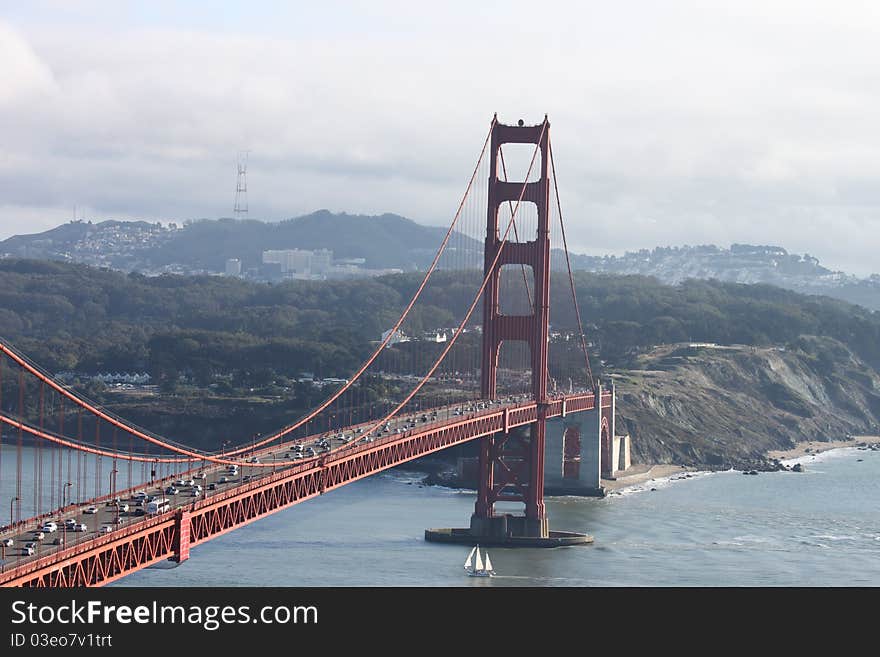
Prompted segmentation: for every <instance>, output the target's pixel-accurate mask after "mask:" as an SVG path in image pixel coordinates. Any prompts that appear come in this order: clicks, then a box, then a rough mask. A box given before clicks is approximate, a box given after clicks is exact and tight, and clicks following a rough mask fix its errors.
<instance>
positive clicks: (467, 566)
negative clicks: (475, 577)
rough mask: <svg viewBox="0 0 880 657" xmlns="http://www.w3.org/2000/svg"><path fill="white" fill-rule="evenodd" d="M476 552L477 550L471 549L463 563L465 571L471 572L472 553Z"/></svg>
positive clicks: (472, 564) (472, 565) (472, 563)
mask: <svg viewBox="0 0 880 657" xmlns="http://www.w3.org/2000/svg"><path fill="white" fill-rule="evenodd" d="M476 551H477V548H471V553H470V554H469V555H468V558H467V559H466V560H465V562H464V569H465V570H472V569H473V567H474V552H476Z"/></svg>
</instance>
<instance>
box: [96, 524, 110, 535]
mask: <svg viewBox="0 0 880 657" xmlns="http://www.w3.org/2000/svg"><path fill="white" fill-rule="evenodd" d="M112 531H113V528H112V527H111V526H110V525H102V526H101V529H99V530H98V533H99V534H109V533H110V532H112Z"/></svg>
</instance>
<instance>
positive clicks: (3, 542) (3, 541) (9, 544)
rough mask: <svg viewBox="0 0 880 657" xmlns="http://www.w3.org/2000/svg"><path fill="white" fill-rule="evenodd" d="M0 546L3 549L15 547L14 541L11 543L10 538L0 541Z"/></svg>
mask: <svg viewBox="0 0 880 657" xmlns="http://www.w3.org/2000/svg"><path fill="white" fill-rule="evenodd" d="M0 545H2V546H3V547H12V546H13V545H15V541H13V540H12V539H11V538H4V539H3V540H2V541H0Z"/></svg>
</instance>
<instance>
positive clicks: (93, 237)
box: [0, 210, 880, 310]
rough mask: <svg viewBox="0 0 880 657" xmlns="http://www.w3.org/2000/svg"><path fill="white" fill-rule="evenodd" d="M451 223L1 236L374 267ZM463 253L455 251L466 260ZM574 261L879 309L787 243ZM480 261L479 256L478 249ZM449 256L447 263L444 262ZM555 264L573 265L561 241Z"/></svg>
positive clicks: (427, 245)
mask: <svg viewBox="0 0 880 657" xmlns="http://www.w3.org/2000/svg"><path fill="white" fill-rule="evenodd" d="M444 233H445V229H444V228H442V227H436V226H423V225H421V224H418V223H416V222H414V221H412V220H411V219H407V218H406V217H401V216H399V215H395V214H382V215H378V216H368V215H352V214H345V213H341V214H334V213H332V212H329V211H327V210H319V211H317V212H313V213H311V214H308V215H305V216H302V217H298V218H294V219H288V220H286V221H281V222H278V223H267V222H262V221H256V220H245V221H239V220H234V219H216V220H208V219H204V220H198V221H191V222H187V223H185V224H183V225H178V224H174V223H169V224H166V225H164V226H163V225H161V224H158V223H154V224H151V223H147V222H143V221H137V222H121V221H103V222H100V223H91V222H88V223H86V222H81V221H80V222H71V223H68V224H64V225H62V226H58V227H57V228H53V229H52V230H48V231H46V232H43V233H39V234H35V235H20V236H16V237H11V238H9V239H7V240H5V241H3V242H0V257H2V256H4V255H5V256H11V257H21V258H36V259H43V260H62V261H67V262H79V263H85V264H89V265H94V266H101V267H109V268H111V269H118V270H121V271H126V272H130V271H139V272H141V273H145V274H148V275H151V274H159V273H164V272H173V273H183V274H201V273H219V272H222V271H224V265H225V262H226V260H227V259H228V258H238V259H240V260H241V261H242V268H243V270H245V271H246V270H247V269H248V268H251V267H257V266H258V265H259V264H260V262H261V255H262V252H263V251H265V250H269V249H293V248H298V249H309V250H314V249H330V250H331V251H333V254H334V257H335V258H337V259H351V258H358V259H363V260H364V267H366V268H368V269H372V270H384V269H401V270H404V271H412V270H416V269H424V268H425V267H427V266H428V263H430V262H431V259H432V258H433V256H434V253H435V252H436V249H437V246H438V245H439V243H440V240H441V239H442V237H443V235H444ZM464 244H465V247H464V248H465V249H467V250H470V251H471V255H477V254H479V253H481V252H482V241H481V240H468V239H465V240H464ZM460 255H461V254H455V256H454V257H455V258H456V259H457V261H458V262H461V261H462V259H461V257H460ZM571 257H572V267H573V268H574V269H575V270H583V271H590V272H597V273H608V274H624V275H627V274H638V275H642V276H653V277H655V278H657V279H658V280H659V281H661V282H663V283H668V284H671V285H675V284H678V283H680V282H682V281H684V280H687V279H704V280H705V279H717V280H720V281H727V282H735V283H764V284H769V285H775V286H778V287H782V288H785V289H789V290H794V291H796V292H802V293H805V294H818V295H827V296H830V297H834V298H837V299H841V300H844V301H849V302H850V303H856V304H859V305H862V306H865V307H866V308H869V309H872V310H880V276H878V275H877V274H874V275H873V276H870V277H868V278H858V277H856V276H852V275H849V274H845V273H843V272H839V271H832V270H830V269H828V268H826V267H824V266H822V265H821V264H820V263H819V261H818V259H816V258H814V257H812V256H810V255H808V254H804V255H798V254H793V253H789V252H788V251H786V250H785V249H784V248H782V247H780V246H772V245H750V244H733V245H731V247H730V248H722V247H718V246H714V245H703V246H682V247H658V248H655V249H653V250H647V249H643V250H641V251H635V252H629V253H626V254H624V255H623V256H613V255H610V256H587V255H579V254H572V256H571ZM469 260H470V261H472V262H479V261H480V260H479V258H470V259H469ZM444 264H445V263H444V261H441V267H442V266H443V265H444ZM552 266H553V268H554V269H556V270H560V269H564V268H565V260H564V256H563V254H562V252H561V251H559V250H558V249H554V251H553V254H552Z"/></svg>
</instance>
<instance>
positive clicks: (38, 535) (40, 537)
mask: <svg viewBox="0 0 880 657" xmlns="http://www.w3.org/2000/svg"><path fill="white" fill-rule="evenodd" d="M44 538H46V534H45V533H44V532H42V531H37V532H34V540H35V541H42V540H43V539H44Z"/></svg>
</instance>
